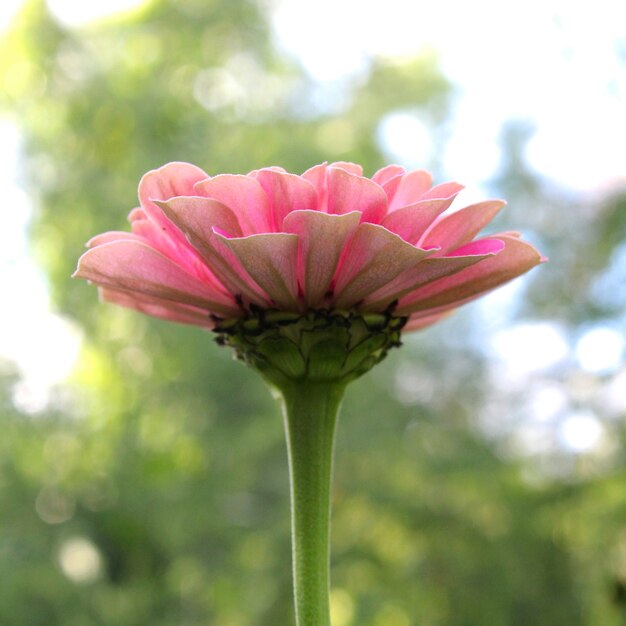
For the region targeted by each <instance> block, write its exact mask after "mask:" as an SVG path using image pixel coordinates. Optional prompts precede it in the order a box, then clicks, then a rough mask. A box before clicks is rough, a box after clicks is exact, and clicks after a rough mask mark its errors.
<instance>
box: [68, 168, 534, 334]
mask: <svg viewBox="0 0 626 626" xmlns="http://www.w3.org/2000/svg"><path fill="white" fill-rule="evenodd" d="M461 189H462V186H461V185H459V184H457V183H444V184H441V185H436V186H432V180H431V176H430V175H429V174H428V173H427V172H425V171H419V170H418V171H413V172H405V171H404V169H403V168H401V167H399V166H397V165H389V166H387V167H384V168H383V169H381V170H379V171H378V172H376V174H374V176H373V177H372V178H371V179H370V178H365V177H363V175H362V169H361V167H360V166H359V165H355V164H353V163H343V162H341V163H332V164H330V165H326V164H321V165H316V166H314V167H312V168H311V169H309V170H307V171H306V172H304V174H302V175H301V176H298V175H295V174H289V173H287V172H286V171H285V170H283V169H282V168H278V167H270V168H264V169H260V170H255V171H253V172H250V173H249V174H247V175H245V176H242V175H233V174H220V175H218V176H214V177H210V176H208V175H207V174H206V173H205V172H203V171H202V170H201V169H199V168H198V167H196V166H194V165H190V164H188V163H169V164H167V165H164V166H163V167H161V168H159V169H157V170H153V171H151V172H148V173H147V174H146V175H145V176H144V177H143V178H142V180H141V182H140V183H139V202H140V207H139V208H136V209H133V210H132V211H131V213H130V215H129V221H130V223H131V231H132V232H116V231H113V232H107V233H103V234H101V235H98V236H96V237H94V238H93V239H92V240H91V241H89V243H88V247H89V248H90V249H89V250H88V251H87V252H86V253H85V254H84V255H83V256H82V257H81V258H80V260H79V262H78V269H77V270H76V273H75V276H79V277H82V278H86V279H88V280H90V281H91V282H93V283H95V284H97V285H98V286H99V287H100V293H101V296H102V299H103V300H105V301H107V302H113V303H116V304H120V305H122V306H126V307H130V308H133V309H137V310H139V311H142V312H144V313H147V314H149V315H153V316H155V317H160V318H163V319H167V320H172V321H176V322H182V323H187V324H196V325H198V326H205V327H208V328H211V327H213V326H214V324H215V322H216V320H218V319H224V318H241V317H245V316H247V315H248V314H249V312H250V311H251V310H255V309H258V308H261V309H277V310H281V311H290V312H304V311H306V310H308V309H328V310H333V309H348V310H350V309H352V310H356V311H360V312H383V311H390V310H391V311H393V314H394V315H397V316H404V317H408V318H409V320H408V323H407V325H406V327H405V330H406V329H409V330H415V329H419V328H423V327H425V326H428V325H430V324H432V323H434V322H436V321H438V320H439V319H441V318H442V317H444V316H445V315H447V314H448V313H450V312H451V311H452V310H453V309H455V308H456V307H458V306H460V305H461V304H464V303H466V302H469V301H470V300H473V299H475V298H477V297H478V296H480V295H482V294H484V293H486V292H488V291H491V290H492V289H494V288H495V287H498V286H499V285H501V284H503V283H505V282H507V281H509V280H511V279H513V278H515V277H517V276H519V275H521V274H523V273H524V272H527V271H528V270H529V269H530V268H532V267H533V266H535V265H537V264H538V263H540V262H541V261H542V260H543V259H542V257H541V255H540V254H539V253H538V252H537V250H535V249H534V248H533V247H532V246H531V245H529V244H528V243H526V242H524V241H522V240H521V239H520V238H519V235H518V234H517V233H511V232H508V233H499V234H495V235H489V236H486V237H481V238H479V239H474V238H475V237H476V235H477V234H478V232H479V231H480V230H481V229H482V228H484V227H485V226H486V225H487V224H488V223H489V222H490V221H491V220H492V219H493V217H494V216H495V215H496V213H497V212H498V211H499V210H500V209H501V208H502V207H503V206H504V204H505V203H504V202H503V201H501V200H487V201H485V202H479V203H478V204H473V205H471V206H467V207H465V208H462V209H460V210H458V211H454V212H450V211H448V209H449V207H450V205H451V204H452V202H453V200H454V199H455V198H456V196H457V194H458V193H459V191H461Z"/></svg>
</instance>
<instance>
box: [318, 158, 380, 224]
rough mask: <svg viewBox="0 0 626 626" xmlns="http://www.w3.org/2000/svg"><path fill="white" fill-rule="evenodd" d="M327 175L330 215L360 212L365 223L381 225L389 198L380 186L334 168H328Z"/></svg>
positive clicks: (367, 179)
mask: <svg viewBox="0 0 626 626" xmlns="http://www.w3.org/2000/svg"><path fill="white" fill-rule="evenodd" d="M327 175H328V212H329V213H331V214H336V215H343V214H344V213H351V212H352V211H360V212H361V213H362V218H361V219H362V221H363V222H372V223H375V224H378V223H380V221H381V220H382V219H383V217H384V216H385V213H386V212H387V196H386V195H385V192H384V191H383V190H382V188H381V187H380V186H379V185H377V184H376V183H374V182H372V181H371V180H369V178H362V177H359V176H355V175H354V174H349V173H348V172H346V171H345V170H343V169H339V168H334V167H329V168H328V174H327Z"/></svg>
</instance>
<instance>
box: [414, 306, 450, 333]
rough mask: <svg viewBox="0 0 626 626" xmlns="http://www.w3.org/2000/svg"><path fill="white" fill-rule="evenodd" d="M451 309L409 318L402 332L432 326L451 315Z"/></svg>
mask: <svg viewBox="0 0 626 626" xmlns="http://www.w3.org/2000/svg"><path fill="white" fill-rule="evenodd" d="M452 313H453V311H444V312H443V313H435V314H433V315H428V316H426V317H418V318H412V317H411V318H409V321H408V322H407V323H406V324H405V326H404V328H403V329H402V331H403V332H410V331H412V330H422V329H423V328H426V327H427V326H432V325H433V324H436V323H437V322H439V321H441V320H442V319H444V318H446V317H448V316H449V315H451V314H452Z"/></svg>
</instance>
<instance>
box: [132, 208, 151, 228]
mask: <svg viewBox="0 0 626 626" xmlns="http://www.w3.org/2000/svg"><path fill="white" fill-rule="evenodd" d="M127 219H128V221H129V222H130V223H131V224H132V223H133V222H135V221H136V220H147V219H148V216H147V215H146V212H145V211H144V210H143V209H142V208H141V207H135V208H134V209H133V210H132V211H131V212H130V213H129V214H128V218H127Z"/></svg>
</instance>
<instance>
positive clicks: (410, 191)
mask: <svg viewBox="0 0 626 626" xmlns="http://www.w3.org/2000/svg"><path fill="white" fill-rule="evenodd" d="M392 180H395V179H391V180H390V181H388V182H387V185H389V183H390V182H391V181H392ZM432 182H433V177H432V176H431V175H430V174H429V173H428V172H426V171H424V170H414V171H412V172H408V173H407V174H405V175H404V176H402V178H401V179H400V180H398V181H397V183H396V184H397V188H396V190H395V193H394V194H393V197H392V198H391V201H390V202H389V211H395V210H396V209H400V208H402V207H403V206H407V205H409V204H415V203H416V202H417V201H418V200H421V199H422V196H423V195H424V194H425V193H426V192H427V191H428V190H429V189H430V186H431V185H432ZM387 191H388V192H389V191H390V189H387Z"/></svg>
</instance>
